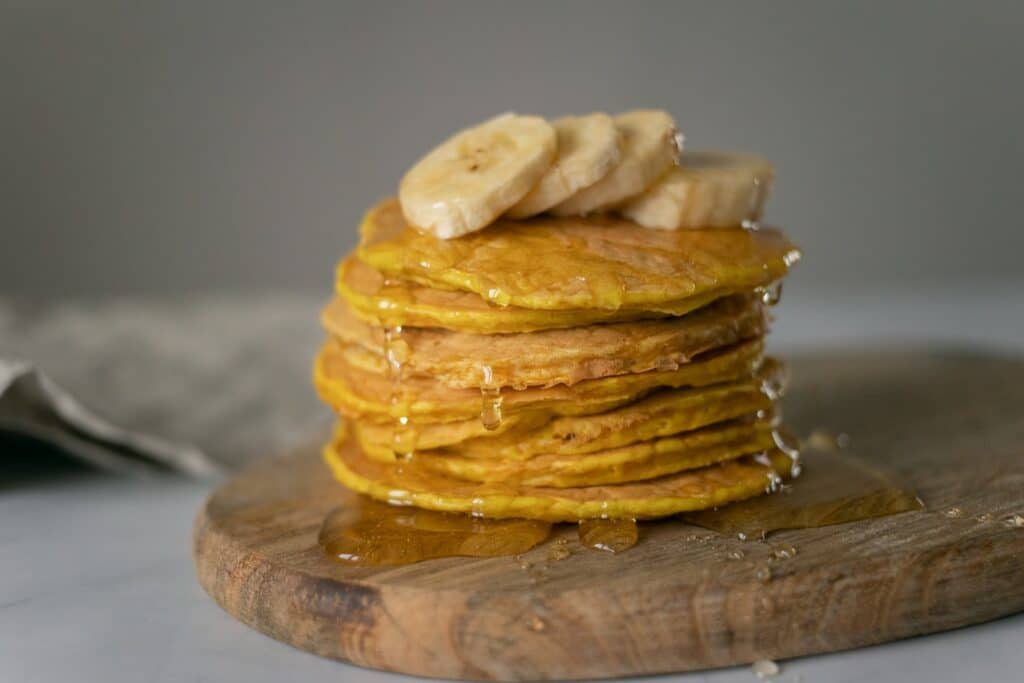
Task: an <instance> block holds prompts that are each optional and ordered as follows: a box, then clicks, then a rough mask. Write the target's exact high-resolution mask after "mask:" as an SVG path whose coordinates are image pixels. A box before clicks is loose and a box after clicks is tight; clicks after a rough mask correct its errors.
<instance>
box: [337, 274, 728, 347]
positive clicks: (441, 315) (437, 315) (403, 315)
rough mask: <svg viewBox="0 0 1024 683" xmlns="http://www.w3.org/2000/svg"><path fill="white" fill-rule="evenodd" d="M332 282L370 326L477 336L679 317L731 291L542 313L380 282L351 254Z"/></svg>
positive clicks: (385, 280) (395, 281) (390, 280)
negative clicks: (653, 302)
mask: <svg viewBox="0 0 1024 683" xmlns="http://www.w3.org/2000/svg"><path fill="white" fill-rule="evenodd" d="M335 282H336V284H335V288H336V290H337V293H338V296H340V297H341V298H342V299H344V300H345V301H346V302H348V304H349V305H350V306H351V307H352V311H353V313H355V314H356V315H357V316H358V317H359V318H360V319H361V320H363V321H364V322H366V323H369V324H370V325H377V326H379V327H395V326H405V327H442V328H446V329H450V330H458V331H462V332H473V333H477V334H502V333H508V332H533V331H536V330H548V329H559V328H566V327H575V326H577V325H592V324H594V323H601V322H619V321H625V320H645V319H649V318H658V317H665V316H670V315H671V316H679V315H684V314H686V313H689V312H690V311H694V310H696V309H698V308H700V307H701V306H704V305H706V304H708V303H709V302H711V301H714V300H715V299H718V298H720V297H723V296H728V295H729V294H730V293H731V292H730V291H729V290H725V289H716V290H713V291H709V292H707V293H705V294H703V295H701V296H690V297H687V298H685V299H683V300H681V301H667V302H663V303H660V304H658V305H648V306H645V307H634V308H628V307H624V308H620V309H618V310H604V309H566V310H559V311H546V310H541V309H530V308H520V307H518V306H497V305H495V304H491V303H488V302H486V301H484V300H483V299H481V298H480V297H479V296H477V295H476V294H473V293H472V292H459V291H454V290H449V289H439V288H433V287H425V286H423V285H418V284H416V283H413V282H409V281H407V280H402V279H401V278H393V277H391V278H385V277H384V275H383V274H381V273H380V272H379V271H377V270H375V269H374V268H372V267H371V266H369V265H367V264H366V263H363V262H362V261H360V260H359V259H358V258H355V257H352V256H350V257H349V258H347V259H345V260H344V261H342V262H341V265H340V266H339V267H338V270H337V274H336V281H335Z"/></svg>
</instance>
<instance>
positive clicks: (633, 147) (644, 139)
mask: <svg viewBox="0 0 1024 683" xmlns="http://www.w3.org/2000/svg"><path fill="white" fill-rule="evenodd" d="M614 121H615V127H616V128H618V130H619V135H620V136H621V140H622V157H621V159H620V160H619V163H618V164H617V165H616V166H615V167H614V168H612V170H611V171H609V172H608V174H607V175H605V176H604V177H603V178H601V179H600V180H598V181H597V182H596V183H594V184H592V185H590V186H589V187H585V188H583V189H582V190H580V191H578V192H577V193H576V194H574V195H573V196H571V197H569V199H567V200H565V201H564V202H562V203H561V204H557V205H555V206H554V207H553V208H552V209H551V213H554V214H556V215H559V216H581V215H585V214H588V213H591V212H593V211H602V210H605V209H609V208H612V207H614V206H616V205H618V204H620V203H621V202H623V201H624V200H626V199H629V198H631V197H634V196H636V195H638V194H640V193H641V192H643V191H644V190H646V189H647V188H649V187H650V186H651V185H653V184H654V183H655V182H656V181H657V180H658V178H660V177H661V176H662V175H664V174H665V172H666V171H668V170H669V169H670V168H671V167H672V165H673V164H675V163H676V159H677V158H678V157H679V151H680V144H679V141H678V140H677V136H676V128H675V122H674V121H673V120H672V117H671V116H669V115H668V114H667V113H666V112H664V111H661V110H658V109H639V110H636V111H631V112H627V113H625V114H619V115H618V116H616V117H615V118H614Z"/></svg>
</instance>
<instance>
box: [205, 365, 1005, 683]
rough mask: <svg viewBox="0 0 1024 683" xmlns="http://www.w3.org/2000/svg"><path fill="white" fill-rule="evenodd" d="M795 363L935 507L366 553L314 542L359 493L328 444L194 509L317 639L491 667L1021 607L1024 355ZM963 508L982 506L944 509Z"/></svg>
mask: <svg viewBox="0 0 1024 683" xmlns="http://www.w3.org/2000/svg"><path fill="white" fill-rule="evenodd" d="M791 367H792V378H793V381H792V384H791V388H790V391H789V395H788V397H787V399H786V404H785V405H786V408H785V409H786V419H787V422H789V423H790V424H792V425H793V426H794V427H795V428H796V431H797V432H798V433H800V434H807V433H808V432H810V431H811V430H812V429H816V428H825V429H828V430H831V431H833V432H845V433H847V434H849V435H850V437H851V443H852V445H851V447H850V449H849V450H850V451H851V452H852V453H853V454H856V455H858V456H860V457H863V458H865V459H866V460H868V461H871V462H876V463H881V464H884V465H885V466H886V467H887V468H888V469H889V470H890V471H893V472H895V473H896V474H897V475H898V476H900V477H902V478H903V479H904V480H905V481H907V482H909V483H910V485H911V486H913V487H914V488H915V489H916V490H917V492H918V493H919V494H920V496H921V497H922V498H923V499H924V501H925V503H926V504H927V506H928V509H927V510H926V511H923V512H909V513H904V514H902V515H897V516H891V517H884V518H876V519H871V520H866V521H862V522H854V523H850V524H844V525H839V526H833V527H825V528H818V529H805V530H796V531H783V532H778V533H776V534H773V535H772V536H771V537H769V539H768V542H767V543H762V542H751V541H748V542H741V541H739V540H738V539H733V538H724V537H720V536H715V537H714V538H713V539H712V540H711V541H710V542H704V543H701V542H694V541H693V540H692V536H693V535H694V534H697V535H700V536H703V535H707V534H709V533H710V532H706V531H703V530H700V529H697V528H695V527H690V526H687V525H684V524H682V523H680V522H675V521H673V522H668V523H655V524H649V525H644V526H643V527H642V536H641V540H640V543H639V544H638V545H637V546H636V547H635V548H633V549H632V550H630V551H628V552H626V553H622V554H619V555H611V554H608V553H601V552H596V551H592V550H586V549H583V548H580V547H579V545H578V543H577V541H576V535H575V530H574V529H572V528H571V527H559V528H558V532H557V533H558V534H560V535H564V536H566V537H568V538H569V539H570V547H571V548H572V549H573V553H572V555H571V556H570V557H569V558H568V559H565V560H562V561H548V560H547V547H546V546H541V547H539V548H536V549H534V550H532V551H531V552H530V553H528V554H527V555H526V556H525V557H526V560H528V561H529V562H531V563H532V566H531V567H530V568H529V569H523V568H522V567H521V566H520V564H519V563H518V562H517V561H515V560H514V559H513V558H509V557H503V558H491V559H464V558H449V559H442V560H432V561H428V562H423V563H420V564H414V565H409V566H404V567H393V568H354V567H346V566H343V565H340V564H338V563H336V562H334V561H332V560H330V559H329V558H327V557H325V556H324V555H323V554H322V552H321V550H320V548H319V547H318V545H317V532H318V530H319V527H320V523H321V521H322V520H323V518H324V516H325V515H326V514H327V512H328V511H330V510H331V509H333V508H335V507H337V506H338V505H343V504H344V503H345V500H346V496H347V495H348V494H347V493H346V492H345V491H343V490H342V489H341V488H340V487H339V486H338V485H336V484H335V483H334V482H332V481H331V479H330V478H329V476H328V474H327V472H326V470H325V468H324V467H323V466H322V465H321V463H320V461H319V458H318V454H317V449H316V448H315V447H313V446H311V447H310V448H309V449H307V450H304V451H301V452H299V453H296V454H294V455H293V456H289V457H284V458H276V459H271V460H268V461H266V462H264V463H262V464H260V465H256V466H254V467H253V468H251V469H250V470H248V471H246V472H244V473H242V474H240V475H239V476H237V477H236V478H235V479H233V480H232V481H230V482H228V483H227V484H226V485H224V486H223V487H222V488H220V489H219V490H218V491H216V492H215V493H214V494H213V495H212V496H211V498H210V499H209V501H208V502H207V503H206V505H205V506H204V507H203V509H202V510H201V511H200V514H199V516H198V519H197V520H196V525H195V537H194V556H195V563H196V567H197V571H198V575H199V580H200V582H201V583H202V585H203V587H204V588H205V589H206V590H207V592H209V594H210V595H211V596H213V598H214V599H215V600H216V601H217V602H218V603H219V604H220V605H221V606H222V607H223V608H224V609H226V610H227V611H228V612H230V613H231V614H233V615H234V616H236V617H237V618H238V619H240V620H241V621H243V622H245V623H246V624H248V625H250V626H252V627H253V628H256V629H258V630H260V631H262V632H264V633H266V634H267V635H270V636H272V637H274V638H277V639H279V640H282V641H284V642H286V643H290V644H292V645H294V646H296V647H299V648H302V649H305V650H309V651H310V652H314V653H317V654H320V655H324V656H327V657H336V658H339V659H345V660H348V661H351V662H354V663H356V664H360V665H363V666H368V667H374V668H379V669H388V670H393V671H400V672H405V673H410V674H418V675H424V676H437V677H446V678H459V679H480V680H519V679H580V678H600V677H610V676H625V675H634V674H650V673H660V672H670V671H684V670H691V669H699V668H707V667H717V666H725V665H731V664H739V663H747V662H751V661H753V660H757V659H762V658H771V659H780V658H786V657H792V656H797V655H805V654H811V653H819V652H829V651H833V650H842V649H847V648H854V647H860V646H864V645H869V644H872V643H880V642H884V641H888V640H893V639H896V638H905V637H907V636H913V635H917V634H923V633H930V632H934V631H942V630H946V629H952V628H956V627H959V626H963V625H966V624H972V623H977V622H981V621H985V620H988V619H993V618H996V617H999V616H1002V615H1006V614H1010V613H1013V612H1017V611H1021V610H1024V580H1022V578H1024V528H1015V527H1013V526H1010V525H1008V524H1006V523H1005V522H1004V521H1003V520H1004V519H1005V518H1007V517H1009V516H1011V515H1013V514H1024V361H1022V360H1020V359H1017V358H1012V357H999V356H995V355H988V354H981V353H975V352H967V351H957V350H924V349H896V350H888V351H884V352H883V351H880V352H867V353H865V352H830V353H822V354H817V355H803V356H799V357H794V358H792V359H791ZM808 466H809V467H813V459H811V460H810V461H809V463H808ZM797 485H799V481H798V482H797ZM952 507H957V508H960V510H962V512H963V515H962V516H961V517H958V518H957V517H953V518H951V517H949V516H947V512H948V510H949V509H950V508H952ZM987 516H991V519H990V520H989V519H988V517H987ZM979 517H981V519H979ZM688 539H689V540H688ZM550 542H551V541H548V543H550ZM778 544H786V545H792V546H794V547H795V548H796V549H797V551H798V552H797V555H796V557H794V558H792V559H789V560H786V561H785V562H777V563H775V564H773V565H772V567H771V569H772V577H771V580H770V581H768V582H767V583H765V582H763V581H762V580H759V579H758V569H759V568H761V567H764V566H766V563H767V562H768V559H769V555H770V554H771V552H772V548H773V547H777V546H778ZM735 550H742V551H743V557H742V559H739V560H737V559H732V558H730V557H729V555H730V553H731V552H732V551H735ZM761 578H762V579H763V578H764V577H763V574H762V576H761Z"/></svg>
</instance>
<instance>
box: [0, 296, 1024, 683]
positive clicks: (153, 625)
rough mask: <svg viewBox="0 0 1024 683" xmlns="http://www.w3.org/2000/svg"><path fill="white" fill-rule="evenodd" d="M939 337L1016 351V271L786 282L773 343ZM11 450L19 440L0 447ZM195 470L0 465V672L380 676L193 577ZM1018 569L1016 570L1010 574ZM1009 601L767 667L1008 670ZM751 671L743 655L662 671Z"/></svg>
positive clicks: (807, 677)
mask: <svg viewBox="0 0 1024 683" xmlns="http://www.w3.org/2000/svg"><path fill="white" fill-rule="evenodd" d="M923 340H928V341H944V342H951V343H961V344H975V345H977V344H981V345H985V346H989V347H995V348H999V349H1003V350H1018V351H1024V283H1021V284H1010V285H1000V286H995V285H991V286H986V287H971V288H961V289H959V290H957V291H956V293H947V294H943V295H938V294H937V293H936V292H935V291H934V290H914V289H900V290H890V291H888V292H885V293H884V294H882V293H880V292H874V293H873V292H866V291H865V292H861V293H857V294H851V293H849V292H847V293H823V292H809V291H805V292H800V291H799V290H797V289H796V288H794V291H793V293H792V294H790V293H788V292H787V297H786V301H785V303H784V305H783V306H782V307H781V308H780V311H779V321H778V323H777V325H776V333H775V337H774V346H775V348H776V349H785V348H792V347H808V346H821V345H822V344H828V345H834V344H844V345H853V344H867V345H872V346H880V345H886V344H897V343H909V342H913V341H916V342H920V341H923ZM5 450H6V452H4V453H3V458H4V460H5V461H7V462H13V459H15V458H18V457H19V456H20V455H21V454H22V453H23V452H25V451H23V450H21V449H19V448H17V447H10V446H6V447H5ZM207 492H208V485H207V484H202V483H197V482H192V481H187V480H184V479H181V478H176V477H166V478H158V479H150V480H147V481H139V480H134V479H128V478H121V477H117V476H114V475H108V474H101V473H94V472H89V471H84V470H80V469H76V470H65V471H62V472H59V473H53V474H47V473H44V474H42V475H37V476H35V477H32V478H23V479H21V480H14V481H10V480H8V481H5V480H4V479H0V681H2V682H6V681H12V682H22V681H25V682H30V681H39V682H50V681H53V682H57V681H60V682H61V683H66V682H67V681H71V680H77V681H104V682H108V683H122V682H124V683H127V682H134V681H141V680H145V681H150V682H153V683H159V682H164V681H244V682H245V683H262V682H264V681H279V680H285V679H288V680H298V681H303V683H315V682H316V681H338V680H358V681H381V682H383V681H391V680H396V681H397V680H406V681H411V680H413V679H410V678H406V677H403V676H396V675H391V674H384V673H379V672H373V671H367V670H363V669H359V668H356V667H352V666H348V665H345V664H341V663H338V662H333V661H327V660H322V659H319V658H317V657H314V656H311V655H308V654H305V653H303V652H299V651H297V650H294V649H292V648H289V647H287V646H285V645H282V644H280V643H278V642H275V641H273V640H271V639H269V638H266V637H264V636H262V635H260V634H258V633H256V632H254V631H251V630H249V629H248V628H246V627H245V626H243V625H241V624H240V623H238V622H236V621H234V620H233V619H232V618H231V617H229V616H228V615H227V614H225V613H223V612H222V611H221V610H220V608H218V607H217V606H216V605H215V604H214V603H213V602H212V601H211V600H210V599H208V598H207V597H206V596H205V594H204V593H203V592H202V590H201V589H200V588H199V586H198V584H197V583H196V581H195V578H194V576H193V570H192V565H191V560H190V557H189V549H190V542H189V536H190V531H191V523H192V519H193V517H194V515H195V512H196V510H197V509H198V507H199V505H200V504H201V502H202V500H203V498H204V496H205V495H206V493H207ZM1022 580H1024V577H1022ZM1022 643H1024V614H1022V615H1017V616H1015V617H1010V618H1007V619H1002V620H999V621H996V622H992V623H989V624H983V625H980V626H975V627H970V628H965V629H960V630H958V631H954V632H949V633H945V634H939V635H933V636H927V637H922V638H915V639H911V640H907V641H901V642H897V643H890V644H887V645H882V646H878V647H871V648H865V649H862V650H857V651H852V652H845V653H836V654H831V655H824V656H815V657H806V658H802V659H799V660H793V661H787V662H781V666H782V672H781V673H780V675H779V676H778V677H776V679H774V680H779V681H792V682H795V681H805V682H806V683H818V682H826V681H829V682H831V681H836V682H839V681H867V680H871V681H880V680H901V681H922V682H923V681H928V682H929V683H931V682H933V681H962V680H985V681H1019V680H1021V679H1022V676H1024V647H1021V645H1022ZM666 678H671V679H672V680H678V681H713V682H715V683H725V682H728V681H742V682H749V681H753V680H756V678H755V677H754V675H753V673H752V672H751V671H750V669H749V668H746V667H740V668H735V669H728V670H722V671H714V672H707V673H697V674H690V675H685V676H671V677H666Z"/></svg>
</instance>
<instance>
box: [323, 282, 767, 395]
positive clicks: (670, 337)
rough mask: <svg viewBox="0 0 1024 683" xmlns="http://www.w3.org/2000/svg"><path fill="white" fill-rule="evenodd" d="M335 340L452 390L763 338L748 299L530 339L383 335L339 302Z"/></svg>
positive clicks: (759, 315)
mask: <svg viewBox="0 0 1024 683" xmlns="http://www.w3.org/2000/svg"><path fill="white" fill-rule="evenodd" d="M321 318H322V322H323V324H324V327H325V328H326V329H327V331H328V332H330V333H331V334H332V335H334V336H335V337H336V338H338V339H339V340H341V341H343V342H345V343H349V344H358V345H360V346H362V347H364V348H366V349H368V350H371V351H373V352H374V353H375V354H376V355H377V357H378V363H377V364H378V367H379V368H380V369H381V371H383V370H384V366H385V364H386V363H387V362H388V361H387V360H386V359H385V358H386V355H387V354H391V362H392V363H401V365H402V371H403V373H404V375H405V376H416V375H418V376H427V377H434V378H435V379H437V380H438V381H440V382H442V383H443V384H445V385H446V386H449V387H454V388H467V387H473V388H479V387H480V386H481V385H483V384H485V383H486V384H487V385H488V386H492V387H493V386H497V387H513V388H516V389H522V388H525V387H528V386H551V385H553V384H569V385H572V384H575V383H577V382H580V381H583V380H588V379H595V378H599V377H608V376H612V375H624V374H629V373H637V372H646V371H648V370H653V369H669V368H675V367H678V366H679V365H680V364H682V363H686V362H689V360H690V359H691V358H693V357H694V356H696V355H698V354H700V353H703V352H705V351H709V350H712V349H715V348H718V347H720V346H728V345H731V344H734V343H736V342H739V341H742V340H744V339H750V338H753V337H759V336H761V335H762V334H763V333H764V331H765V314H764V311H763V306H762V304H761V303H760V302H759V301H757V300H756V299H755V298H754V297H752V296H735V297H728V298H725V299H720V300H718V301H715V302H714V303H712V304H710V305H708V306H705V307H704V308H702V309H700V310H698V311H694V312H693V313H691V314H689V315H686V316H683V317H681V318H662V319H658V320H644V321H635V322H620V323H609V324H603V325H588V326H584V327H575V328H571V329H554V330H544V331H541V332H533V333H518V334H492V335H479V334H470V333H465V332H451V331H446V330H440V329H436V328H433V329H432V328H408V329H403V330H401V331H400V332H398V331H395V330H384V329H382V328H380V327H374V326H372V325H368V324H366V323H364V322H363V321H361V320H360V319H359V318H358V317H357V316H356V315H355V314H354V313H353V312H352V309H351V308H350V307H349V306H348V305H347V304H346V303H345V301H344V300H343V299H340V298H339V299H335V300H334V301H333V302H331V303H330V304H329V305H328V306H327V308H326V309H325V310H324V312H323V314H322V316H321Z"/></svg>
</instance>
